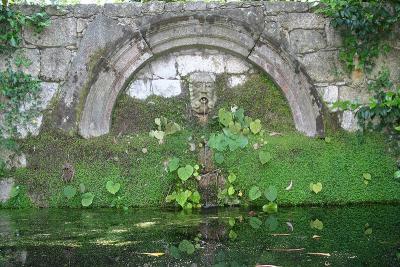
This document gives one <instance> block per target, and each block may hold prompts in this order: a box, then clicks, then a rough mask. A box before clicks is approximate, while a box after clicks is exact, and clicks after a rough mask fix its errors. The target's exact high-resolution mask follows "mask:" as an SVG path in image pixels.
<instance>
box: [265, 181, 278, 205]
mask: <svg viewBox="0 0 400 267" xmlns="http://www.w3.org/2000/svg"><path fill="white" fill-rule="evenodd" d="M264 195H265V197H266V198H267V199H268V200H269V201H271V202H274V201H275V200H276V198H277V197H278V190H277V189H276V187H275V186H273V185H271V186H269V187H268V188H267V189H266V190H265V192H264Z"/></svg>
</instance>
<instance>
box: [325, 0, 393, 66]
mask: <svg viewBox="0 0 400 267" xmlns="http://www.w3.org/2000/svg"><path fill="white" fill-rule="evenodd" d="M320 3H321V4H322V6H321V7H320V8H319V9H318V11H319V12H321V13H322V14H324V15H327V16H329V17H331V19H332V20H331V25H332V26H333V27H335V28H337V29H339V30H340V31H341V33H342V36H343V48H342V49H341V50H340V59H341V60H342V61H343V62H344V63H345V64H346V66H347V69H348V70H349V71H353V70H364V71H370V70H371V69H372V67H373V65H374V60H375V59H376V58H377V57H378V56H379V55H380V54H382V53H386V52H388V50H389V49H390V48H389V46H388V45H387V43H386V42H385V40H386V38H387V37H388V36H389V35H390V34H391V32H392V30H393V28H394V27H396V26H395V25H396V24H397V23H399V22H400V3H399V2H398V1H395V0H370V1H360V0H321V1H320Z"/></svg>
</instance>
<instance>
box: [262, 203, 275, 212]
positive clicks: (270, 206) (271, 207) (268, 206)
mask: <svg viewBox="0 0 400 267" xmlns="http://www.w3.org/2000/svg"><path fill="white" fill-rule="evenodd" d="M262 209H263V211H264V212H267V213H276V212H278V204H276V203H274V202H270V203H268V204H265V205H264V206H263V207H262Z"/></svg>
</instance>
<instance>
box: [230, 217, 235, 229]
mask: <svg viewBox="0 0 400 267" xmlns="http://www.w3.org/2000/svg"><path fill="white" fill-rule="evenodd" d="M228 223H229V225H230V226H231V227H233V226H235V224H236V220H235V218H229V220H228Z"/></svg>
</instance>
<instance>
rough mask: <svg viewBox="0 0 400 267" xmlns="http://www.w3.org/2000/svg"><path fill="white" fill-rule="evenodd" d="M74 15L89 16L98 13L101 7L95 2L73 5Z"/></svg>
mask: <svg viewBox="0 0 400 267" xmlns="http://www.w3.org/2000/svg"><path fill="white" fill-rule="evenodd" d="M73 7H74V17H76V18H89V17H92V16H94V15H97V14H98V13H100V11H101V9H102V7H101V6H99V5H96V4H81V5H74V6H73Z"/></svg>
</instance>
